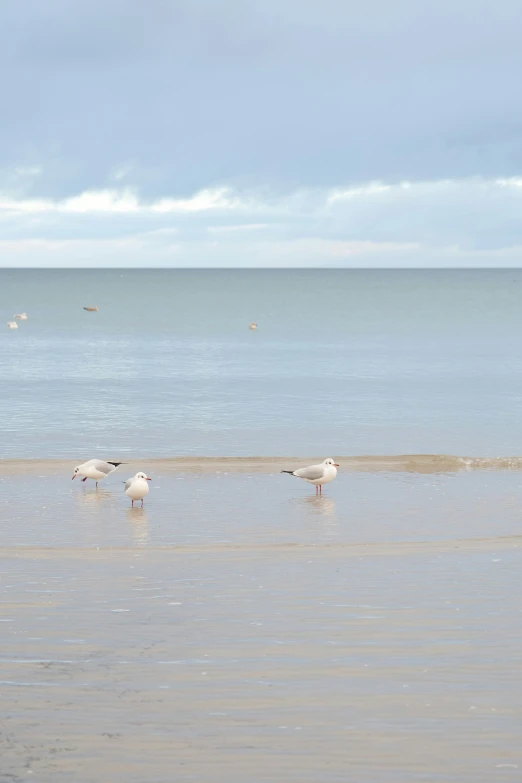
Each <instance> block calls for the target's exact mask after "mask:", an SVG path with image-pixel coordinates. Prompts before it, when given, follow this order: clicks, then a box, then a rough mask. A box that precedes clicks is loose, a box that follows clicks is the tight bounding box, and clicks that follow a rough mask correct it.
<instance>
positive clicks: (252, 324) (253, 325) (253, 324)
mask: <svg viewBox="0 0 522 783" xmlns="http://www.w3.org/2000/svg"><path fill="white" fill-rule="evenodd" d="M248 328H249V329H252V331H254V330H255V329H257V324H256V322H255V321H252V323H251V324H249V325H248Z"/></svg>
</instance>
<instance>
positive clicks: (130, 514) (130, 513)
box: [125, 506, 149, 546]
mask: <svg viewBox="0 0 522 783" xmlns="http://www.w3.org/2000/svg"><path fill="white" fill-rule="evenodd" d="M125 513H126V514H127V519H128V521H129V522H130V524H131V535H132V541H133V543H134V544H135V545H136V546H145V544H148V542H149V518H148V516H147V512H146V510H145V509H144V508H140V507H139V506H134V507H132V506H131V507H130V508H128V509H127V510H126V512H125Z"/></svg>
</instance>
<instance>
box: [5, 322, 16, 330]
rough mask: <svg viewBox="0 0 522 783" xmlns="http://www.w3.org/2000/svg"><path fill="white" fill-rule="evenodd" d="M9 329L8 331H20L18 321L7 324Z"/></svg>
mask: <svg viewBox="0 0 522 783" xmlns="http://www.w3.org/2000/svg"><path fill="white" fill-rule="evenodd" d="M7 328H8V329H18V324H17V323H16V321H8V322H7Z"/></svg>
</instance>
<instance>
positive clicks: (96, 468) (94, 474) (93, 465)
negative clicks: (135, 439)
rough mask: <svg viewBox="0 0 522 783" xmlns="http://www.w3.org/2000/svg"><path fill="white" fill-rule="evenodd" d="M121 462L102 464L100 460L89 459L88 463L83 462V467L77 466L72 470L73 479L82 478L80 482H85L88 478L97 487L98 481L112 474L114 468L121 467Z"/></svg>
mask: <svg viewBox="0 0 522 783" xmlns="http://www.w3.org/2000/svg"><path fill="white" fill-rule="evenodd" d="M123 464H124V463H123V462H104V461H103V460H102V459H90V460H89V461H88V462H84V463H83V465H78V467H77V468H75V469H74V473H73V479H75V478H76V476H83V477H84V478H82V481H87V479H88V478H90V479H93V480H94V481H95V482H96V486H98V481H101V480H102V479H104V478H105V477H106V476H108V475H109V474H110V473H113V472H114V471H115V470H116V468H118V467H119V466H120V465H123Z"/></svg>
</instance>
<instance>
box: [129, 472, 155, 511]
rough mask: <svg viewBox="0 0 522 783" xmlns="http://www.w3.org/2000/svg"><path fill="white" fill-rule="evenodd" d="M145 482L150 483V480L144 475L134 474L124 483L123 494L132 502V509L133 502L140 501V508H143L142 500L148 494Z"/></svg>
mask: <svg viewBox="0 0 522 783" xmlns="http://www.w3.org/2000/svg"><path fill="white" fill-rule="evenodd" d="M147 481H150V478H149V477H148V476H147V474H146V473H136V475H135V476H133V477H132V478H130V479H127V481H126V482H125V494H126V495H127V497H128V498H130V499H131V500H132V505H133V507H134V501H135V500H141V507H142V508H143V498H144V497H145V495H148V494H149V485H148V484H147Z"/></svg>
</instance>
